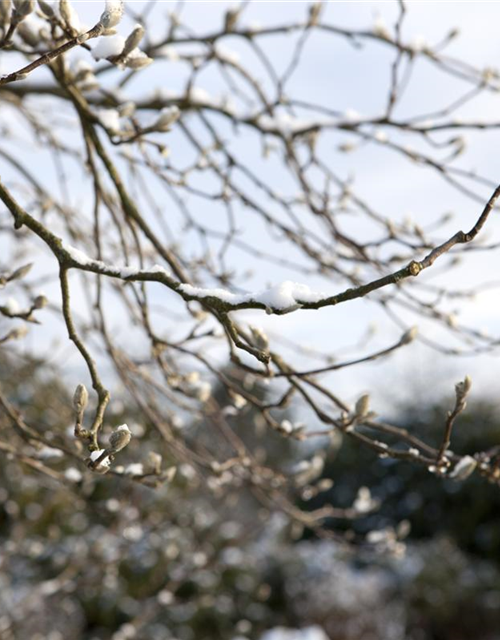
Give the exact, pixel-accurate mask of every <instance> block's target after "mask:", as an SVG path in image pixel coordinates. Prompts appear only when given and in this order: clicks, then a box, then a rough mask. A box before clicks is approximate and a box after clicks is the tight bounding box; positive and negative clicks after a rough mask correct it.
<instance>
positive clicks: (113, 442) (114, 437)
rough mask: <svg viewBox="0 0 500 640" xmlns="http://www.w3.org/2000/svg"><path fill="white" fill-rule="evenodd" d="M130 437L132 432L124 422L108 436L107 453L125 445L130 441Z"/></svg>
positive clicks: (115, 451)
mask: <svg viewBox="0 0 500 640" xmlns="http://www.w3.org/2000/svg"><path fill="white" fill-rule="evenodd" d="M131 438H132V433H131V432H130V429H129V428H128V426H127V425H126V424H122V425H120V426H119V427H118V428H117V429H116V430H115V431H113V433H112V434H111V435H110V436H109V453H117V452H118V451H121V450H122V449H125V447H126V446H127V445H128V443H129V442H130V439H131Z"/></svg>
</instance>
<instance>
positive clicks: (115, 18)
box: [99, 0, 125, 29]
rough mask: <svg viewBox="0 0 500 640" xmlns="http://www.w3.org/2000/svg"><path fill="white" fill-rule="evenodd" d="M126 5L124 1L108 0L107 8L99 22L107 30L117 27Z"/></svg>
mask: <svg viewBox="0 0 500 640" xmlns="http://www.w3.org/2000/svg"><path fill="white" fill-rule="evenodd" d="M124 8H125V5H124V2H123V0H107V1H106V8H105V10H104V12H103V13H102V15H101V17H100V19H99V22H100V23H101V24H102V26H103V27H104V28H105V29H111V28H112V27H116V25H117V24H118V23H119V22H120V20H121V19H122V16H123V11H124Z"/></svg>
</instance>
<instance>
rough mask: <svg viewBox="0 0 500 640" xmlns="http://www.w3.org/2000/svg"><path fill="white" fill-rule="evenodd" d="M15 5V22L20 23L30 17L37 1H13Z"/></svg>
mask: <svg viewBox="0 0 500 640" xmlns="http://www.w3.org/2000/svg"><path fill="white" fill-rule="evenodd" d="M12 4H13V5H14V14H13V16H12V17H13V18H14V20H17V21H18V22H20V21H21V20H24V18H26V16H28V15H29V14H30V13H31V12H32V11H33V9H34V8H35V0H12Z"/></svg>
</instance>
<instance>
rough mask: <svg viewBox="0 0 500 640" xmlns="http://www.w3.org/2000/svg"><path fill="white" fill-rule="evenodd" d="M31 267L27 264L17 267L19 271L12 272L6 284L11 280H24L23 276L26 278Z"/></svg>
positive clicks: (31, 264)
mask: <svg viewBox="0 0 500 640" xmlns="http://www.w3.org/2000/svg"><path fill="white" fill-rule="evenodd" d="M32 266H33V263H32V262H29V263H28V264H25V265H23V266H22V267H19V269H16V270H15V271H13V272H12V273H11V274H10V276H9V277H8V278H7V280H8V282H10V281H11V280H20V279H21V278H24V276H26V275H27V274H28V273H29V272H30V271H31V267H32Z"/></svg>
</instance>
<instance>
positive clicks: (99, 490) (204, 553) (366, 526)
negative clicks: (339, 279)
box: [0, 351, 500, 640]
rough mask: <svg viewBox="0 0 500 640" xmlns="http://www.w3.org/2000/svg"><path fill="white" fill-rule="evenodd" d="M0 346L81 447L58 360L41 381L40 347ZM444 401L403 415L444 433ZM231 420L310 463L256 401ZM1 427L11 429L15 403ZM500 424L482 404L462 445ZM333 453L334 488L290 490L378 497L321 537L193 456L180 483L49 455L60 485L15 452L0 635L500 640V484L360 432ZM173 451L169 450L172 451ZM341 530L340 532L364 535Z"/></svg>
mask: <svg viewBox="0 0 500 640" xmlns="http://www.w3.org/2000/svg"><path fill="white" fill-rule="evenodd" d="M0 356H1V357H0V381H1V385H2V388H3V390H4V393H6V394H7V395H8V397H9V398H10V399H11V400H12V401H13V402H15V403H16V405H17V406H18V407H20V409H21V410H22V412H23V415H24V417H25V419H26V420H27V421H28V422H29V423H30V424H32V425H36V426H37V428H38V429H40V431H42V432H43V433H44V435H45V437H46V438H47V439H48V440H57V441H58V442H63V441H64V439H65V438H66V442H69V431H68V427H69V426H70V425H71V420H72V415H71V401H70V399H69V398H68V397H67V395H66V394H65V392H64V390H63V386H62V385H61V382H60V378H59V376H58V372H57V371H56V370H54V371H53V372H52V374H50V375H49V374H47V369H46V363H44V375H43V376H42V375H40V373H39V369H40V365H41V363H40V362H39V361H37V360H36V359H33V358H30V357H24V358H20V357H19V356H18V355H16V356H15V357H14V355H13V353H12V352H10V353H8V352H6V351H4V352H2V353H1V354H0ZM229 374H231V372H229ZM254 391H255V389H254ZM258 393H261V394H262V395H264V394H265V388H262V389H259V390H258ZM215 396H216V398H217V399H218V401H219V402H220V403H221V404H222V405H223V404H224V403H225V402H226V400H227V398H225V397H224V391H223V390H221V389H220V390H216V392H215ZM443 406H446V403H445V402H444V401H443V403H441V404H440V405H439V406H436V407H435V408H434V409H431V410H429V411H427V412H426V413H423V412H422V411H421V410H420V409H418V408H417V407H411V406H408V407H406V408H404V409H402V410H401V413H400V415H399V416H397V417H398V421H399V423H401V424H403V423H404V424H405V426H406V427H407V428H408V429H409V430H411V431H412V432H414V433H418V434H419V435H420V436H424V437H425V438H427V437H429V440H430V441H431V440H435V442H436V443H438V442H439V441H440V437H441V433H442V429H443V412H444V409H443ZM111 410H112V415H113V420H115V421H116V424H119V423H120V422H121V421H123V419H124V417H125V416H126V418H127V421H128V422H129V423H133V420H134V413H135V410H134V407H127V406H125V405H123V404H122V403H116V404H115V405H114V407H113V406H112V407H111ZM290 417H293V409H290ZM231 424H232V427H233V429H234V433H235V435H237V436H238V437H240V438H242V440H244V441H245V442H247V443H250V442H251V444H252V446H253V448H254V449H255V448H257V451H260V453H259V454H258V455H260V456H261V459H262V461H265V460H266V459H273V460H274V461H275V462H279V464H280V465H283V467H287V466H288V467H289V466H290V465H294V464H297V462H298V461H299V460H300V459H303V458H304V449H303V448H302V445H300V444H291V443H290V440H284V439H283V438H280V437H279V435H277V434H273V437H269V434H268V433H266V434H265V437H263V432H262V425H260V424H259V422H258V420H257V421H256V416H255V415H254V414H253V413H252V411H251V410H248V411H247V412H244V411H243V412H239V413H238V415H237V416H234V419H233V422H232V423H231ZM0 427H1V428H2V430H5V431H8V430H9V429H10V425H9V422H8V419H7V416H6V415H4V414H3V413H0ZM179 428H182V429H184V430H186V431H187V434H188V437H187V441H188V442H189V438H190V437H191V438H197V439H199V438H202V439H203V440H204V441H205V442H206V446H207V447H211V448H212V449H213V450H214V451H216V450H217V448H218V447H219V446H221V443H220V442H219V439H218V436H217V434H216V433H208V432H207V431H206V425H204V424H200V425H198V426H196V425H189V424H186V425H184V426H183V427H179ZM498 429H499V425H498V415H497V409H496V407H495V404H494V403H489V404H488V403H486V402H482V403H480V404H478V405H475V406H470V407H469V409H468V411H467V412H466V413H465V414H464V415H463V416H461V417H460V420H459V422H458V423H457V426H456V429H455V432H454V435H453V440H452V446H453V449H454V451H456V452H457V453H461V454H465V453H468V452H473V451H475V450H477V449H479V448H483V449H484V448H487V447H490V446H491V447H493V446H495V444H496V443H497V441H498ZM148 430H149V426H148V425H147V424H145V425H135V434H134V438H133V441H132V443H131V445H130V447H129V448H128V449H127V453H126V456H125V457H126V458H127V460H124V461H123V463H124V464H127V463H133V462H137V461H144V460H146V459H147V455H148V453H149V451H150V448H151V446H154V444H155V438H154V434H148ZM67 432H68V435H66V433H67ZM146 434H147V435H148V437H147V438H146V437H144V438H143V437H142V436H144V435H146ZM143 442H147V447H148V449H147V450H146V445H144V444H143ZM157 442H158V446H159V447H160V444H159V440H158V441H157ZM221 442H222V441H221ZM73 446H74V445H73ZM308 446H309V445H308ZM328 451H329V452H328V454H327V456H326V459H325V465H324V469H323V472H322V475H321V477H320V478H318V479H317V481H316V484H317V483H320V482H321V481H322V480H324V479H332V480H333V482H334V484H333V486H332V487H331V488H330V489H328V490H325V491H322V492H318V493H317V494H316V495H313V496H312V497H310V499H307V500H305V499H304V497H309V496H307V495H305V494H304V492H303V491H301V490H300V489H295V490H294V489H291V490H290V491H291V496H292V497H294V499H295V501H296V504H297V505H299V506H301V507H302V508H303V509H306V510H307V509H316V508H319V507H321V506H323V505H325V504H333V505H334V506H340V507H349V506H350V505H352V503H353V500H355V498H356V495H357V493H358V491H359V489H360V487H362V486H366V487H369V488H370V491H371V494H372V496H373V497H374V498H375V499H377V500H379V501H380V507H379V509H378V510H376V511H375V512H373V513H368V514H366V515H365V516H363V517H360V518H358V519H356V520H354V521H347V522H346V521H342V520H332V521H330V522H328V527H327V530H326V532H325V533H324V534H322V535H321V536H318V535H317V534H313V533H311V532H310V531H308V530H301V529H300V528H298V527H297V526H296V524H295V525H294V524H293V523H292V522H291V521H290V519H289V518H288V517H287V516H286V515H285V514H283V513H280V512H279V511H273V510H272V509H271V508H267V507H264V506H263V505H262V504H261V503H260V502H259V501H258V500H256V499H255V497H254V495H253V493H252V492H251V491H250V489H249V488H248V487H246V486H245V485H244V484H242V485H240V486H234V485H232V484H230V485H229V486H227V487H224V486H220V485H214V484H211V482H210V474H207V476H206V477H202V476H200V475H199V473H198V471H197V470H195V469H194V468H193V467H192V466H191V465H190V464H188V463H186V464H181V465H179V467H178V472H177V475H176V477H175V479H174V480H173V482H171V483H170V484H164V485H162V486H160V487H158V488H156V489H151V488H148V487H145V486H143V485H141V484H139V483H137V482H134V481H133V480H128V479H126V478H119V477H115V476H113V475H112V474H111V473H110V474H107V475H106V476H104V477H98V476H96V475H95V474H92V473H90V472H89V471H87V470H86V469H85V468H84V467H83V465H82V466H81V468H80V467H79V468H78V469H76V467H75V468H74V469H73V472H72V473H68V465H71V462H68V460H66V459H65V458H64V459H56V460H54V461H49V463H50V466H51V467H52V468H54V469H56V470H59V471H61V472H62V474H63V478H64V482H62V483H59V482H56V481H54V480H52V479H51V478H47V477H45V476H43V475H41V474H38V473H37V472H36V471H33V470H30V469H27V468H24V466H23V465H22V462H19V461H18V460H15V459H9V457H8V456H6V457H5V456H4V457H3V464H2V465H1V467H0V479H1V481H0V545H1V556H0V638H2V640H4V639H5V640H10V639H12V638H14V639H17V638H19V639H21V640H24V639H26V640H28V639H30V640H42V639H47V640H59V639H61V640H62V639H64V640H83V639H87V638H89V639H94V638H95V639H96V640H97V639H99V640H104V639H113V640H127V639H128V638H137V639H139V640H155V639H158V640H165V639H178V640H205V639H206V640H243V639H248V640H253V639H256V640H260V639H261V638H263V637H265V640H302V639H303V640H325V638H326V639H328V638H330V640H370V639H373V640H376V639H377V640H378V639H380V638H384V640H392V639H394V640H403V639H411V640H424V639H425V640H427V639H432V640H462V639H463V640H465V639H470V638H471V637H474V638H480V639H482V640H494V639H496V638H498V637H499V633H498V629H500V571H499V545H500V536H499V534H498V515H497V514H498V508H499V504H500V497H499V494H498V489H497V488H495V487H494V486H490V485H488V484H487V483H486V482H485V481H484V480H483V479H481V478H480V477H479V476H477V475H473V476H472V477H470V478H469V479H467V480H466V481H464V482H453V481H451V480H442V479H440V478H438V477H436V476H435V475H433V474H432V473H429V472H428V471H426V470H423V469H418V468H415V466H412V465H410V464H405V463H404V462H394V461H391V460H388V459H380V458H377V457H375V456H374V455H373V453H371V452H370V451H365V450H362V449H360V448H358V447H355V446H353V445H352V444H351V443H349V442H342V443H337V444H336V446H332V447H330V448H329V450H328ZM162 453H163V454H164V457H166V459H167V463H168V451H167V452H165V451H162ZM309 453H310V455H313V454H314V451H310V452H309ZM167 466H168V464H167ZM75 469H76V472H77V473H75ZM293 491H295V492H296V495H295V496H294V495H293ZM398 527H399V528H400V529H401V528H403V529H405V531H406V533H407V537H406V540H405V545H406V551H405V553H404V554H402V553H400V552H398V553H397V554H391V553H390V552H389V551H388V550H387V549H385V550H384V547H383V546H382V547H380V546H379V547H377V545H375V546H373V545H366V544H365V543H363V542H361V543H360V544H358V541H359V540H363V539H364V536H365V534H367V533H368V532H370V531H373V530H375V531H379V532H384V531H386V532H390V531H392V530H396V529H398ZM329 532H332V533H335V534H339V532H342V533H343V534H344V535H345V536H346V538H347V540H351V541H352V544H346V543H342V542H340V541H339V539H338V536H337V535H335V536H333V537H331V538H330V537H329V535H328V534H329ZM382 538H383V536H381V539H382ZM398 549H399V548H398ZM399 551H400V549H399ZM479 620H480V621H481V622H480V623H479V622H478V621H479ZM290 629H294V630H296V631H294V632H293V634H294V635H292V631H290ZM266 634H267V635H266Z"/></svg>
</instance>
